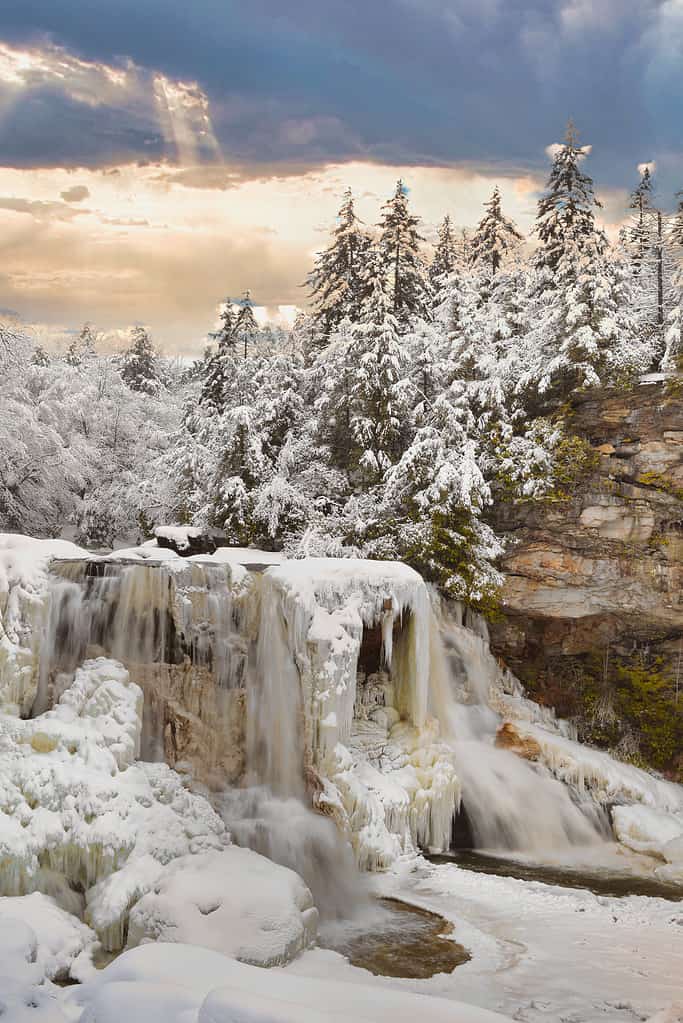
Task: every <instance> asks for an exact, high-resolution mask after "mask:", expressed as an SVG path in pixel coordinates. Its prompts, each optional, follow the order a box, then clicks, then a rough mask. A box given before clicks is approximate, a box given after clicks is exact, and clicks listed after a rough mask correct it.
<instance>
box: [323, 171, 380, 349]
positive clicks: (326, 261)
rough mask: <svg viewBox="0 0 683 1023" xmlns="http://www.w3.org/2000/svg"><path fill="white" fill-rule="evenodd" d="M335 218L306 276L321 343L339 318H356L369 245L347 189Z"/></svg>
mask: <svg viewBox="0 0 683 1023" xmlns="http://www.w3.org/2000/svg"><path fill="white" fill-rule="evenodd" d="M337 221H338V223H337V227H336V228H335V230H334V235H333V238H332V242H331V244H330V245H329V246H328V247H327V248H326V249H324V250H323V251H322V252H319V253H318V255H317V256H316V260H315V266H314V268H313V270H312V271H311V272H310V274H309V275H308V278H307V285H308V287H309V289H310V293H311V298H312V300H313V309H314V312H313V320H314V323H315V324H316V326H317V327H318V328H319V337H320V341H321V342H322V343H323V344H324V343H325V341H326V340H327V339H328V338H329V337H330V334H331V333H332V332H333V331H335V330H336V329H337V327H338V326H339V324H340V323H341V322H342V320H344V319H347V318H348V319H350V320H352V321H354V320H357V319H358V316H359V314H360V306H361V301H362V293H361V280H362V275H363V266H364V262H365V258H366V256H367V253H368V249H369V248H370V244H371V243H370V238H369V237H368V235H367V233H366V232H365V231H363V229H362V227H361V221H360V220H359V219H358V217H357V216H356V211H355V206H354V201H353V195H352V194H351V189H350V188H348V189H347V190H346V192H345V193H344V200H343V202H342V205H341V208H340V210H339V213H338V215H337Z"/></svg>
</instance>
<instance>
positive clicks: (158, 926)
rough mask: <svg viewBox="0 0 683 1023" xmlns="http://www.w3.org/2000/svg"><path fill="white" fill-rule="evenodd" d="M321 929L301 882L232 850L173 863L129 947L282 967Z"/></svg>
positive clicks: (140, 915)
mask: <svg viewBox="0 0 683 1023" xmlns="http://www.w3.org/2000/svg"><path fill="white" fill-rule="evenodd" d="M317 923H318V912H317V910H316V909H315V908H314V906H313V898H312V896H311V893H310V891H309V890H308V888H307V887H306V885H305V884H304V882H303V881H302V880H301V878H300V877H299V875H298V874H295V873H294V871H292V870H288V869H287V868H286V867H281V866H278V864H276V863H273V862H272V861H271V860H268V859H266V858H265V857H264V856H259V854H258V853H255V852H252V851H251V850H250V849H242V848H240V847H239V846H230V847H229V848H228V849H225V850H224V851H222V852H211V853H205V854H203V855H200V856H183V857H181V858H180V859H177V860H175V861H174V862H173V863H171V864H170V865H169V867H168V868H167V869H166V870H165V871H164V873H163V874H162V875H161V877H160V879H159V881H158V882H157V883H156V884H155V886H154V889H153V890H152V891H150V892H148V893H147V895H145V896H143V898H142V899H140V901H139V902H138V903H137V904H136V905H135V907H134V908H133V910H132V912H131V915H130V924H129V930H128V946H129V947H133V946H135V945H138V944H141V943H143V942H148V941H167V942H169V941H170V942H181V943H185V944H188V945H202V946H204V947H205V948H212V949H214V950H215V951H217V952H222V953H224V954H225V955H228V956H234V957H235V958H236V959H239V960H241V961H242V962H246V963H252V964H254V965H256V966H276V965H282V964H283V963H286V962H289V960H290V959H292V958H293V957H294V956H296V955H297V954H298V953H299V952H301V951H302V949H304V948H305V947H307V946H308V945H310V944H312V943H313V942H314V940H315V937H316V933H317Z"/></svg>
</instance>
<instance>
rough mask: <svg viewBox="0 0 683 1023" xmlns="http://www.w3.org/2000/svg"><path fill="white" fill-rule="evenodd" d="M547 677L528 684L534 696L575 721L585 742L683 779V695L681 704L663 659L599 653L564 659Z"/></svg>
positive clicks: (682, 694) (532, 680)
mask: <svg viewBox="0 0 683 1023" xmlns="http://www.w3.org/2000/svg"><path fill="white" fill-rule="evenodd" d="M560 661H561V662H562V663H559V662H560ZM548 674H549V675H552V678H547V677H543V676H542V675H536V674H534V675H533V677H530V678H526V679H525V682H526V685H527V687H528V689H529V691H530V692H531V693H532V695H533V696H534V697H535V698H537V699H539V701H540V702H543V703H544V704H546V705H549V706H553V707H555V708H556V710H557V712H558V713H559V714H560V715H561V716H568V717H573V718H574V720H575V721H576V723H577V725H578V728H579V737H580V739H581V740H582V741H584V742H590V743H594V744H595V745H597V746H601V747H603V748H606V749H609V750H610V751H612V752H613V753H614V754H615V755H617V756H620V757H621V758H622V759H626V760H628V761H629V762H630V763H633V764H636V765H637V766H642V767H650V768H655V769H657V770H660V771H665V772H667V773H668V774H670V775H673V776H676V775H677V773H678V774H679V776H680V771H681V768H682V767H683V763H681V762H680V754H681V750H683V692H682V693H681V694H680V697H679V700H678V701H677V700H676V692H675V679H674V672H673V670H672V666H671V664H669V665H668V668H667V664H666V663H665V660H664V658H663V657H661V656H651V655H648V654H647V653H646V652H644V651H637V652H636V653H634V654H633V655H631V656H625V655H616V656H611V657H608V658H606V657H605V654H604V652H598V651H596V652H594V653H592V654H587V655H584V656H582V657H575V658H560V659H558V663H557V664H553V665H552V671H551V672H548ZM624 751H625V752H624Z"/></svg>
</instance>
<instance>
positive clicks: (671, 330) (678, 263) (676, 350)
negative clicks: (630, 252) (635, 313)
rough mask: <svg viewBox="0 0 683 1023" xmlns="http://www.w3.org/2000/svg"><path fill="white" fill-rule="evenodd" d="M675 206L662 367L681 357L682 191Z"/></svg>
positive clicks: (682, 340) (670, 367)
mask: <svg viewBox="0 0 683 1023" xmlns="http://www.w3.org/2000/svg"><path fill="white" fill-rule="evenodd" d="M676 199H677V208H676V212H675V214H674V216H673V217H672V218H671V223H670V225H669V237H668V241H669V246H670V249H671V254H672V255H671V259H672V262H673V264H674V270H673V273H672V274H671V302H670V309H669V313H668V317H667V324H666V333H665V349H664V355H663V358H662V368H663V369H673V368H674V367H675V366H676V365H677V364H678V363H679V362H680V360H681V358H682V357H683V192H679V193H678V194H677V196H676Z"/></svg>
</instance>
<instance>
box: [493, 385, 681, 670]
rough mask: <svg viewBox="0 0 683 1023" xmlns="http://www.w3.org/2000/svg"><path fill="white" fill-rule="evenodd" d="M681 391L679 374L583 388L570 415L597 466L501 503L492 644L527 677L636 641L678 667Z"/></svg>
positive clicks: (626, 649)
mask: <svg viewBox="0 0 683 1023" xmlns="http://www.w3.org/2000/svg"><path fill="white" fill-rule="evenodd" d="M682 393H683V388H682V387H681V383H680V381H678V382H677V383H676V382H674V383H673V384H671V383H669V384H668V385H665V384H662V383H657V384H648V385H644V386H640V387H638V388H636V389H635V390H634V391H633V392H632V393H629V394H624V393H621V392H620V393H615V392H599V393H592V394H590V395H586V396H584V397H582V398H579V399H578V400H577V402H576V403H575V405H574V408H573V409H572V411H571V413H570V417H569V427H570V429H571V430H572V432H574V433H575V434H577V435H578V436H579V437H581V438H582V439H583V440H584V441H585V442H587V444H589V445H590V448H591V449H592V454H593V459H592V461H594V468H593V469H591V470H590V472H589V473H588V474H587V475H586V476H585V477H584V478H583V479H580V480H579V481H577V482H576V483H575V484H574V485H572V486H569V487H568V488H567V490H568V492H567V493H565V494H562V495H560V496H559V497H554V498H549V499H546V500H544V501H540V502H535V503H526V504H517V505H507V506H502V507H501V508H499V509H498V511H497V520H496V526H497V527H498V529H499V530H500V531H501V532H503V533H504V534H505V535H506V536H507V539H508V541H509V546H508V551H507V554H506V556H505V558H504V561H503V570H504V572H505V584H504V588H503V594H502V604H503V611H504V615H503V620H502V622H500V623H498V624H497V625H495V626H494V628H493V630H492V631H493V635H492V640H493V647H494V649H495V652H496V653H498V654H499V655H501V656H502V657H503V658H504V659H505V660H506V661H507V663H508V664H510V666H511V667H512V668H513V670H514V671H515V672H516V673H517V674H518V675H519V676H520V677H521V678H522V680H524V681H525V682H531V681H533V680H534V679H535V680H538V678H539V677H541V678H543V679H544V680H545V681H546V682H547V681H548V680H549V679H551V678H552V676H553V674H557V672H558V670H559V672H560V674H561V673H562V661H563V659H565V663H566V659H567V658H571V657H574V656H579V657H581V656H583V655H586V654H598V653H599V654H601V655H602V656H607V657H609V656H610V655H611V654H612V653H616V654H619V655H623V656H631V655H633V653H634V651H636V650H641V651H642V650H643V649H644V648H647V650H648V654H649V656H652V655H656V656H658V657H661V662H660V664H661V670H662V671H663V672H664V674H665V675H668V676H669V677H670V678H671V679H672V684H675V678H676V676H677V673H678V674H680V673H681V667H680V665H681V661H680V651H681V639H682V637H683V397H682V396H681V395H682ZM681 681H682V683H683V679H682V680H681Z"/></svg>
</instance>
